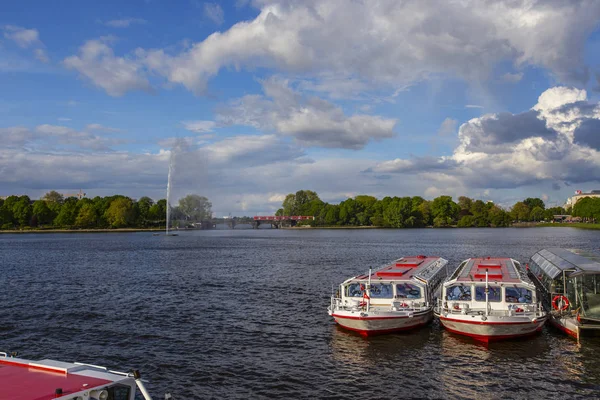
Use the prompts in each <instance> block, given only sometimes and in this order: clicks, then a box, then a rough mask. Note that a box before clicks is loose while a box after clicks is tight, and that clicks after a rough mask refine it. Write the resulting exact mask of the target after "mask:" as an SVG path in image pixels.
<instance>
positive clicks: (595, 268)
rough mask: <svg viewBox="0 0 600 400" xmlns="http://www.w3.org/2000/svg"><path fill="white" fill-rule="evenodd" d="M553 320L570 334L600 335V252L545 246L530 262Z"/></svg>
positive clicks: (558, 326)
mask: <svg viewBox="0 0 600 400" xmlns="http://www.w3.org/2000/svg"><path fill="white" fill-rule="evenodd" d="M528 271H529V276H530V277H531V280H532V281H533V283H535V285H536V286H537V287H538V289H540V292H541V293H542V304H543V305H544V308H545V309H546V311H548V312H549V314H550V323H551V324H552V325H554V326H555V327H556V328H558V329H560V330H561V331H563V332H565V333H566V334H568V335H570V336H572V337H574V338H576V339H579V338H580V336H588V335H589V336H597V335H598V334H600V255H599V254H596V253H592V252H590V251H585V250H577V249H571V250H567V249H544V250H541V251H539V252H537V253H535V254H534V255H533V256H532V257H531V260H530V261H529V265H528Z"/></svg>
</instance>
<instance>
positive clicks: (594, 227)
mask: <svg viewBox="0 0 600 400" xmlns="http://www.w3.org/2000/svg"><path fill="white" fill-rule="evenodd" d="M473 228H475V229H477V227H460V228H459V227H457V226H442V227H433V226H427V227H422V228H388V227H383V226H309V225H301V226H287V227H283V228H279V229H291V230H303V229H398V230H403V229H473ZM480 228H484V229H498V228H495V227H494V228H492V227H480ZM499 228H576V229H589V230H600V224H586V223H573V224H566V223H554V224H552V223H540V224H533V223H522V224H513V225H512V226H509V227H499ZM197 230H202V229H172V230H171V231H172V232H185V231H197ZM208 230H223V229H208ZM246 230H250V229H246ZM164 231H165V229H164V228H116V229H23V230H20V229H12V230H0V234H3V233H6V234H11V233H12V234H27V233H132V232H164Z"/></svg>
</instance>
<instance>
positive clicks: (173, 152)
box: [165, 149, 177, 236]
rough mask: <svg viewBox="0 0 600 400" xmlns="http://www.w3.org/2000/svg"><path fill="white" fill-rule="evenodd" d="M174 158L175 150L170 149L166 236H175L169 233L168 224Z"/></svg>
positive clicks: (169, 220) (169, 219)
mask: <svg viewBox="0 0 600 400" xmlns="http://www.w3.org/2000/svg"><path fill="white" fill-rule="evenodd" d="M174 159H175V150H174V149H171V154H170V156H169V175H168V176H167V227H166V233H165V235H166V236H177V234H176V233H169V225H170V224H171V175H172V174H173V170H174V167H173V164H174Z"/></svg>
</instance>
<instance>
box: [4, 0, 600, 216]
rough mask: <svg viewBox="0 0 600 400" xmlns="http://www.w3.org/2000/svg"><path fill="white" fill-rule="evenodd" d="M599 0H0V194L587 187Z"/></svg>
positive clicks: (504, 197) (226, 207) (544, 194)
mask: <svg viewBox="0 0 600 400" xmlns="http://www.w3.org/2000/svg"><path fill="white" fill-rule="evenodd" d="M599 94H600V2H599V1H595V0H573V1H568V2H565V1H562V0H547V1H536V0H506V1H496V0H494V1H485V0H460V1H459V0H456V1H455V0H450V1H444V2H440V1H427V0H426V1H396V0H389V1H388V0H382V1H370V0H362V1H361V0H352V1H350V0H293V1H292V0H289V1H288V0H246V1H244V0H232V1H222V2H203V1H199V0H181V1H177V2H174V1H167V0H146V1H142V0H139V1H138V0H130V1H127V2H122V1H112V0H107V1H102V2H91V1H84V2H82V1H68V0H62V1H60V2H39V1H32V0H18V1H13V0H3V1H2V2H1V4H0V196H6V195H11V194H17V195H21V194H27V195H29V196H30V197H32V198H34V199H37V198H40V197H41V196H43V194H44V193H46V192H47V191H49V190H58V191H59V192H62V193H67V194H68V193H76V192H78V191H79V190H80V189H81V190H83V191H84V192H85V193H86V194H87V196H88V197H94V196H107V195H113V194H124V195H128V196H130V197H132V198H140V197H142V196H150V197H151V198H153V199H155V200H158V199H160V198H164V197H166V183H167V175H168V171H169V162H171V165H172V178H173V190H172V201H176V200H177V199H178V198H180V197H183V196H185V195H187V194H191V193H194V194H200V195H204V196H206V197H208V198H209V199H210V200H211V202H212V204H213V211H214V212H215V213H216V215H218V216H223V215H228V214H229V213H231V214H232V215H270V214H272V213H274V212H275V211H276V210H277V208H279V207H280V206H281V202H282V200H283V199H284V197H285V195H286V194H288V193H291V192H296V191H297V190H301V189H309V190H314V191H316V192H317V193H318V194H319V196H320V197H321V199H322V200H324V201H328V202H331V203H337V202H340V201H343V200H344V199H346V198H348V197H353V196H356V195H359V194H367V195H373V196H376V197H378V198H382V197H384V196H423V197H424V198H426V199H432V198H434V197H437V196H440V195H450V196H453V197H454V199H455V200H456V199H457V198H458V196H462V195H465V196H469V197H472V198H478V199H483V200H492V201H494V202H495V203H497V204H499V205H502V206H506V207H509V206H510V205H512V204H514V203H515V202H516V201H519V200H522V199H524V198H526V197H540V198H542V199H543V200H544V201H545V202H546V204H547V205H550V206H555V205H562V204H564V202H565V201H566V199H567V198H568V197H569V196H570V195H572V194H573V192H574V191H575V190H582V191H584V192H585V191H589V190H593V189H600V104H599V100H600V96H599Z"/></svg>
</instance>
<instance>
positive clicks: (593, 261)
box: [531, 248, 600, 279]
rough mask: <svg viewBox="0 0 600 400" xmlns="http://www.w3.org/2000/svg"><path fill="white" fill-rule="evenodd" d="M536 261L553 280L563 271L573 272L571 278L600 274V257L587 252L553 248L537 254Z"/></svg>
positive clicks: (534, 258)
mask: <svg viewBox="0 0 600 400" xmlns="http://www.w3.org/2000/svg"><path fill="white" fill-rule="evenodd" d="M531 260H532V261H534V262H535V263H536V264H537V265H538V266H539V267H540V268H541V269H542V270H543V271H544V272H545V273H546V274H547V275H548V276H549V277H550V278H551V279H555V278H556V277H558V276H559V275H560V274H562V272H563V271H566V270H568V271H573V272H572V273H570V274H569V277H575V276H580V275H591V274H600V255H598V254H596V253H593V252H591V251H587V250H580V249H561V248H551V249H544V250H540V251H538V252H537V253H535V254H534V255H533V256H532V257H531Z"/></svg>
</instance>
